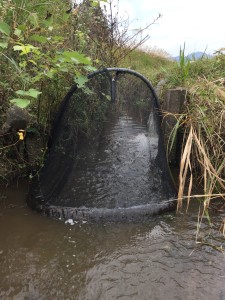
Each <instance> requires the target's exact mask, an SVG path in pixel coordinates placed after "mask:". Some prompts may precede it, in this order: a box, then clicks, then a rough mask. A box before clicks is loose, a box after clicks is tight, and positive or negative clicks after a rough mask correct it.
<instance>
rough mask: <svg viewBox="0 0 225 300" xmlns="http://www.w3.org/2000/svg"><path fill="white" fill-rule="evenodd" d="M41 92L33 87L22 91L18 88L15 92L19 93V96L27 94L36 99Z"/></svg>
mask: <svg viewBox="0 0 225 300" xmlns="http://www.w3.org/2000/svg"><path fill="white" fill-rule="evenodd" d="M41 93H42V92H39V91H38V90H35V89H29V90H28V91H22V90H18V91H16V94H18V95H21V96H28V97H32V98H35V99H37V97H38V96H39V95H40V94H41Z"/></svg>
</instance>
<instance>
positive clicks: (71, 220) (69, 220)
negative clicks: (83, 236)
mask: <svg viewBox="0 0 225 300" xmlns="http://www.w3.org/2000/svg"><path fill="white" fill-rule="evenodd" d="M65 224H70V225H74V224H75V222H74V221H73V219H68V220H66V221H65Z"/></svg>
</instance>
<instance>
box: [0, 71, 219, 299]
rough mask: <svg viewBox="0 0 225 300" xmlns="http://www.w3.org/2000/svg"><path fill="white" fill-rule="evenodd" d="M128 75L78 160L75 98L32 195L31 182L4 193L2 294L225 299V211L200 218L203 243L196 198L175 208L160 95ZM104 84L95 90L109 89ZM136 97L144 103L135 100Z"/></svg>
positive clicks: (0, 209) (0, 202)
mask: <svg viewBox="0 0 225 300" xmlns="http://www.w3.org/2000/svg"><path fill="white" fill-rule="evenodd" d="M121 72H123V71H121ZM119 75H121V74H118V70H117V74H116V76H117V77H119ZM122 75H124V74H122ZM128 75H129V76H130V74H128ZM131 75H132V76H133V74H131ZM123 78H124V77H122V81H121V84H120V83H119V81H118V86H117V97H118V99H120V102H118V104H119V105H116V106H115V105H114V104H112V103H111V104H110V105H109V106H111V105H114V109H111V110H109V112H108V113H107V118H106V119H105V121H104V126H103V127H102V129H101V134H100V135H99V134H97V135H94V137H95V138H94V139H93V140H92V139H91V138H89V139H88V140H83V143H80V144H79V147H78V149H77V151H75V153H76V157H75V159H74V155H73V154H74V149H75V146H76V142H77V139H76V136H75V135H74V133H76V130H74V127H73V124H74V123H73V122H74V115H75V114H76V112H77V111H76V110H73V106H75V107H76V108H77V103H78V104H79V103H81V102H80V101H78V102H76V99H73V98H71V99H72V101H70V103H69V104H71V105H72V106H71V105H69V106H67V108H65V107H64V112H63V116H62V117H61V119H60V120H59V122H58V123H57V124H58V125H59V129H60V131H59V130H56V132H57V133H58V135H57V139H56V141H55V143H54V142H53V146H52V149H53V150H54V151H52V152H50V155H49V159H48V161H47V163H46V166H45V167H44V169H43V172H40V182H38V183H37V187H38V189H35V187H36V186H35V184H36V182H35V181H33V185H32V192H33V193H32V192H29V193H28V183H27V182H19V184H18V186H17V185H15V186H11V187H10V188H5V189H1V191H0V266H1V267H0V283H1V284H0V299H4V300H5V299H6V300H7V299H9V300H11V299H12V300H14V299H15V300H17V299H19V300H20V299H21V300H22V299H37V300H39V299H43V300H45V299H46V300H48V299H60V300H61V299H78V300H85V299H87V300H97V299H102V300H110V299H124V300H125V299H127V300H129V299H137V300H144V299H146V300H148V299H153V300H155V299H159V300H160V299H213V300H215V299H218V300H222V299H224V300H225V256H224V253H223V252H222V251H221V250H222V249H223V248H221V247H224V246H225V245H224V238H223V237H222V235H221V233H220V232H219V231H218V229H217V228H218V227H219V224H220V222H221V220H222V218H223V217H225V215H222V213H219V212H214V211H211V220H212V221H213V222H214V224H215V225H214V226H215V227H210V225H209V222H208V220H207V219H204V218H203V221H202V225H201V230H200V232H199V234H198V241H201V243H196V239H195V238H196V237H195V236H196V224H197V216H198V206H197V205H196V204H195V203H196V202H193V203H192V207H191V208H190V209H189V211H188V213H187V214H185V213H179V214H176V212H175V211H174V210H171V206H170V205H169V204H168V203H171V200H172V197H173V196H174V195H175V193H174V191H175V190H174V187H173V186H172V183H171V180H170V178H169V176H170V175H169V172H168V168H167V164H166V160H165V153H164V151H163V147H162V145H163V144H162V138H161V135H160V130H159V126H158V125H159V123H158V122H157V114H156V112H157V110H156V109H155V107H154V106H153V108H152V106H150V105H149V103H152V99H153V100H154V99H155V98H154V92H153V94H151V93H149V86H148V85H147V86H146V85H143V83H142V82H141V85H140V82H139V81H138V80H137V78H136V77H129V80H127V79H126V80H123ZM113 79H115V77H113ZM107 82H108V78H102V77H101V80H100V79H99V78H98V79H97V80H95V81H94V82H92V87H95V90H97V91H100V92H101V93H102V92H103V93H104V94H105V93H106V92H107V89H108V85H107ZM127 83H128V85H127ZM102 87H104V89H103V88H102ZM90 88H91V86H90ZM137 91H138V93H137ZM101 93H99V95H98V96H99V97H101ZM137 95H138V97H139V98H138V100H139V103H138V106H137V105H136V102H135V101H134V102H132V103H130V101H128V100H130V99H134V100H135V99H136V97H137ZM149 95H150V96H149ZM81 96H82V97H81V99H83V101H84V95H81ZM92 96H93V94H92ZM151 96H153V98H152V97H151ZM121 99H122V100H123V101H122V100H121ZM141 99H142V100H143V101H141V102H140V100H141ZM78 100H79V99H78ZM145 100H146V101H145ZM87 101H89V99H87ZM146 103H147V106H146ZM155 103H156V102H155ZM74 104H75V105H74ZM149 106H150V108H149ZM111 108H112V107H111ZM145 112H147V113H145ZM71 115H72V117H71ZM157 126H158V127H157ZM60 132H61V133H60ZM91 137H92V135H91ZM96 137H97V138H96ZM53 138H54V136H53ZM90 141H91V142H90ZM38 184H39V185H38ZM27 194H28V195H29V197H27ZM27 199H29V201H28V204H29V206H32V207H34V208H37V209H38V210H39V211H41V212H42V213H45V212H47V214H48V215H50V216H51V217H52V218H50V217H47V216H46V215H43V214H39V213H38V212H36V211H35V210H32V209H31V208H30V207H28V206H27V204H26V200H27ZM43 203H44V204H43ZM162 212H164V214H161V213H162ZM214 214H215V215H214ZM216 226H217V227H216Z"/></svg>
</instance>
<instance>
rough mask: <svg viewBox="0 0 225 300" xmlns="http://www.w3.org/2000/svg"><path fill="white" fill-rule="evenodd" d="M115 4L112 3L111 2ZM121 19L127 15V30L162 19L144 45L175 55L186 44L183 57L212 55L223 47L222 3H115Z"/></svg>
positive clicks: (161, 0) (191, 0)
mask: <svg viewBox="0 0 225 300" xmlns="http://www.w3.org/2000/svg"><path fill="white" fill-rule="evenodd" d="M115 1H116V0H115ZM119 11H120V14H121V15H126V14H128V15H129V19H130V20H135V22H132V24H131V26H130V28H131V29H135V27H136V28H138V27H140V26H145V25H146V24H147V23H149V22H152V21H153V19H154V18H156V17H157V16H158V14H159V13H160V14H162V18H161V19H160V20H159V21H158V22H157V24H155V25H153V26H151V27H150V30H149V34H150V36H151V38H150V40H149V41H148V42H147V45H149V46H151V47H157V48H160V49H163V50H165V51H166V52H168V53H169V54H170V55H172V56H177V55H179V49H180V46H183V44H184V42H185V43H186V51H185V52H186V54H189V53H191V52H195V51H202V52H204V50H205V49H206V48H207V50H206V52H207V53H210V54H212V53H213V52H214V51H215V50H218V49H219V48H222V47H225V0H214V1H207V0H188V1H182V0H119Z"/></svg>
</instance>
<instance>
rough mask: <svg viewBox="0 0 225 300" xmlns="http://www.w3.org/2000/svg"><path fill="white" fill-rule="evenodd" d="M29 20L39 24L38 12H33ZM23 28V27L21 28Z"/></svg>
mask: <svg viewBox="0 0 225 300" xmlns="http://www.w3.org/2000/svg"><path fill="white" fill-rule="evenodd" d="M28 21H30V23H31V24H32V25H33V26H38V15H37V13H31V14H30V15H29V17H28ZM20 29H21V28H20Z"/></svg>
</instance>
